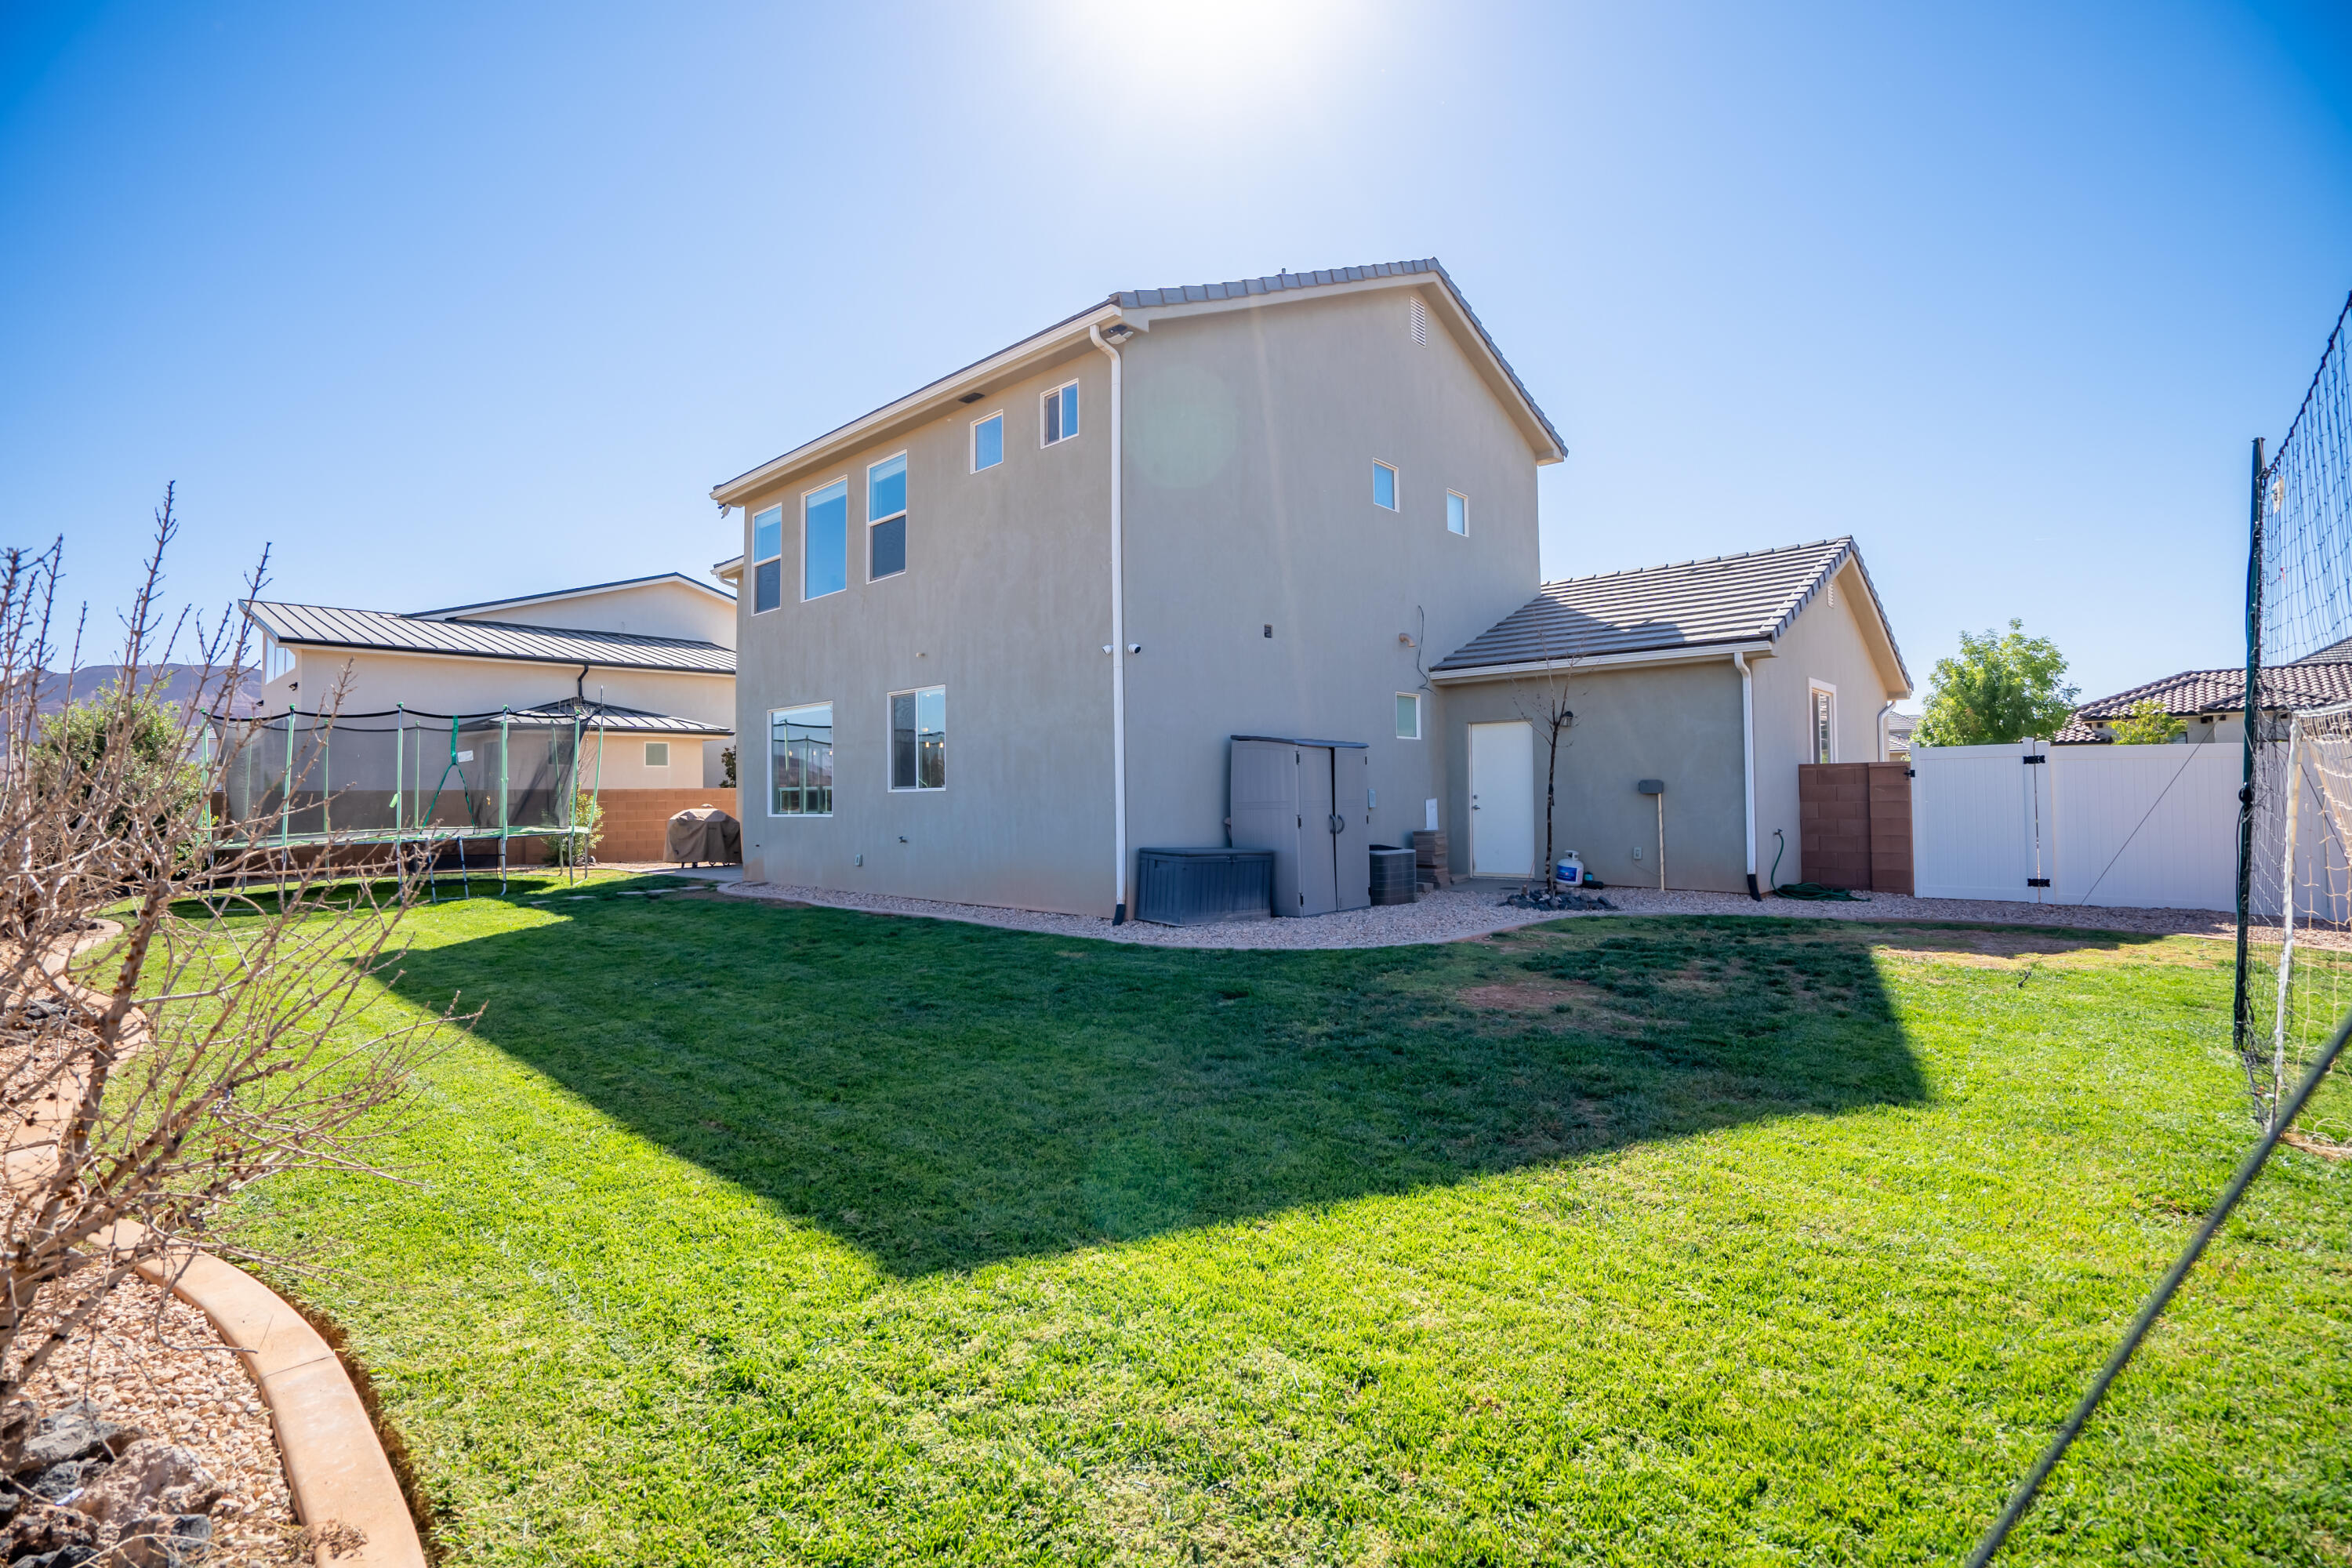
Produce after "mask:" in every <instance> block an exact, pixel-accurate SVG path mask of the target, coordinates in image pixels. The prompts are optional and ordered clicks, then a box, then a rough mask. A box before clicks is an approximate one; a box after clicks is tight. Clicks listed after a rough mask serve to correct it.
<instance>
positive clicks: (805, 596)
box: [777, 469, 849, 712]
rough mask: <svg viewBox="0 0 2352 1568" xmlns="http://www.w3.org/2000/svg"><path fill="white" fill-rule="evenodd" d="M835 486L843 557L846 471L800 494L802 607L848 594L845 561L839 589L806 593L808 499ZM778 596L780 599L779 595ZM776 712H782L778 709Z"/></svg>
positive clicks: (845, 546) (846, 550)
mask: <svg viewBox="0 0 2352 1568" xmlns="http://www.w3.org/2000/svg"><path fill="white" fill-rule="evenodd" d="M835 485H839V486H840V487H841V530H842V539H841V552H842V553H843V554H844V555H847V554H848V553H849V474H848V471H847V470H846V469H845V470H843V471H842V472H841V473H838V474H835V476H834V477H833V478H831V479H827V480H825V481H824V483H823V484H821V485H812V486H811V487H809V488H808V489H804V490H803V491H802V492H801V603H802V604H803V605H814V604H815V603H816V602H817V601H818V600H819V599H830V598H832V597H833V596H834V595H835V594H846V593H848V592H849V563H848V562H847V561H844V562H843V563H841V586H840V587H838V588H827V589H826V590H825V591H824V593H822V594H812V593H810V592H809V591H808V585H809V584H808V514H809V505H808V503H809V497H811V496H813V495H815V494H816V493H817V492H818V491H820V490H829V489H833V487H834V486H835ZM779 596H780V597H781V595H779ZM777 711H779V712H782V710H781V709H779V710H777Z"/></svg>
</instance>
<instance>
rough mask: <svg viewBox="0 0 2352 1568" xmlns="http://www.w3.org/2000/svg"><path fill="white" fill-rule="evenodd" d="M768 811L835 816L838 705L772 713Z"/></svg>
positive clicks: (783, 709)
mask: <svg viewBox="0 0 2352 1568" xmlns="http://www.w3.org/2000/svg"><path fill="white" fill-rule="evenodd" d="M768 786H769V802H768V813H769V815H770V816H832V815H833V704H832V703H830V702H813V703H811V704H809V705H808V706H807V707H805V708H780V709H777V710H774V711H772V712H771V713H770V714H769V715H768Z"/></svg>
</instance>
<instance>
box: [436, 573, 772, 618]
mask: <svg viewBox="0 0 2352 1568" xmlns="http://www.w3.org/2000/svg"><path fill="white" fill-rule="evenodd" d="M656 583H680V584H685V585H686V586H687V587H689V588H698V589H699V590H701V591H702V592H703V593H706V594H708V595H710V596H711V597H712V598H714V599H723V600H725V601H726V602H727V603H728V604H730V605H731V604H733V603H734V602H735V595H732V594H730V593H729V592H727V590H725V589H724V588H714V587H712V586H711V585H710V584H708V583H701V582H697V581H696V580H695V579H694V578H692V577H689V576H688V575H687V574H685V573H683V572H656V573H655V574H653V575H651V576H649V577H631V578H628V579H626V580H625V581H623V582H619V583H595V584H590V585H589V586H587V587H585V588H562V589H558V590H557V591H556V592H554V593H551V594H528V595H524V596H523V597H521V598H519V599H486V600H484V601H483V602H482V603H480V604H478V605H451V606H450V607H449V608H447V609H446V610H417V611H415V612H413V613H410V612H404V614H407V616H408V618H409V619H410V620H412V621H454V620H457V619H459V618H461V617H464V616H477V615H481V614H483V613H485V612H487V611H490V610H514V609H520V608H522V607H523V606H525V605H551V604H554V603H556V602H557V601H559V600H562V599H593V598H595V597H596V596H598V595H602V594H621V593H626V592H627V591H628V590H630V589H632V588H650V587H652V586H653V585H654V584H656Z"/></svg>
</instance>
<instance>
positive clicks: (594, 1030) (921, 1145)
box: [398, 899, 1924, 1274]
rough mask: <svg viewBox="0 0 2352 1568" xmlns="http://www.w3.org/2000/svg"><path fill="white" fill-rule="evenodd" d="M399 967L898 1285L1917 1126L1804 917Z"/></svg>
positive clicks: (728, 933)
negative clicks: (1754, 1134) (1461, 1187)
mask: <svg viewBox="0 0 2352 1568" xmlns="http://www.w3.org/2000/svg"><path fill="white" fill-rule="evenodd" d="M555 908H556V910H557V912H559V913H562V914H566V915H568V916H569V918H566V919H562V920H560V921H556V922H554V923H551V924H541V925H535V926H532V927H530V928H528V929H524V930H520V931H503V932H500V933H498V934H495V935H491V936H486V937H480V938H477V939H474V940H471V941H467V942H456V943H451V944H449V945H446V946H443V947H439V948H432V949H425V950H420V951H415V952H411V953H410V954H409V956H408V958H407V960H406V962H405V974H404V978H403V979H402V980H401V982H400V984H399V986H398V989H399V991H400V993H401V994H403V995H404V996H405V997H407V998H409V999H410V1000H412V1001H414V1002H415V1003H418V1004H420V1005H438V1004H440V1003H443V1002H446V1000H447V999H448V997H449V995H450V994H451V993H452V992H453V991H458V990H462V991H463V993H464V995H465V998H466V1005H467V1006H468V1007H471V1006H474V1005H484V1006H485V1008H486V1011H485V1012H484V1015H483V1017H482V1021H481V1024H480V1026H479V1028H478V1034H479V1035H480V1037H482V1038H484V1039H485V1040H487V1041H488V1042H489V1043H490V1044H492V1045H494V1046H496V1047H498V1048H499V1049H500V1050H502V1051H504V1052H506V1053H507V1054H509V1056H511V1057H513V1058H516V1059H517V1060H519V1061H520V1062H523V1063H526V1064H528V1065H529V1066H530V1067H532V1068H536V1069H537V1070H539V1071H541V1072H542V1073H545V1074H546V1075H548V1076H549V1077H550V1078H551V1079H553V1080H554V1081H555V1082H557V1083H559V1084H561V1085H562V1086H563V1087H564V1088H565V1089H569V1090H570V1091H572V1093H574V1094H576V1095H578V1096H580V1097H581V1098H582V1099H583V1100H586V1101H588V1102H589V1103H591V1104H593V1105H594V1106H595V1107H597V1108H598V1109H599V1110H602V1111H603V1112H604V1113H605V1114H606V1115H608V1116H611V1117H613V1118H614V1119H615V1120H616V1121H619V1122H621V1123H622V1124H624V1125H625V1126H627V1127H628V1128H630V1129H631V1130H632V1131H635V1132H636V1133H638V1134H639V1135H641V1136H643V1137H646V1138H647V1139H650V1140H652V1141H654V1142H657V1143H659V1144H661V1145H663V1146H665V1147H667V1148H668V1149H670V1150H672V1151H674V1152H677V1153H678V1154H679V1155H681V1156H683V1157H685V1158H687V1159H689V1160H692V1161H694V1162H695V1163H698V1164H699V1165H701V1166H702V1167H704V1168H705V1169H707V1170H709V1172H711V1173H713V1174H715V1175H718V1176H720V1177H723V1178H725V1179H726V1180H728V1181H730V1182H735V1183H738V1184H741V1185H742V1186H744V1187H746V1188H748V1189H750V1190H751V1191H752V1192H754V1193H757V1194H761V1196H762V1197H764V1198H766V1199H768V1200H769V1201H771V1202H772V1203H773V1204H775V1205H777V1206H778V1207H779V1208H780V1209H782V1210H783V1211H785V1212H787V1213H789V1214H792V1215H797V1216H800V1217H803V1218H804V1219H807V1220H810V1221H812V1222H814V1223H815V1224H817V1225H820V1226H824V1228H826V1229H827V1230H830V1231H832V1232H833V1233H835V1235H837V1236H839V1237H842V1238H843V1239H844V1240H845V1241H847V1242H849V1243H851V1244H853V1245H855V1246H856V1247H859V1248H860V1249H861V1250H863V1251H865V1252H866V1253H867V1254H869V1255H870V1256H871V1257H873V1258H875V1259H876V1260H877V1262H878V1263H880V1264H881V1265H882V1266H883V1267H885V1268H889V1269H891V1270H893V1271H895V1272H898V1273H901V1274H919V1273H924V1272H929V1271H932V1270H938V1269H955V1268H971V1267H974V1266H977V1265H981V1264H985V1263H989V1262H992V1261H994V1260H997V1259H1000V1258H1011V1257H1016V1256H1021V1255H1027V1254H1036V1253H1041V1252H1053V1251H1058V1250H1062V1249H1066V1248H1071V1247H1084V1246H1090V1245H1094V1244H1096V1243H1098V1242H1101V1241H1103V1240H1105V1239H1113V1240H1123V1239H1132V1238H1136V1237H1147V1236H1151V1235H1156V1234H1160V1233H1162V1232H1165V1231H1170V1230H1173V1229H1177V1228H1180V1227H1183V1226H1194V1225H1201V1224H1208V1223H1214V1222H1217V1221H1223V1220H1231V1219H1235V1218H1240V1217H1245V1216H1248V1215H1261V1214H1267V1213H1271V1212H1274V1211H1277V1210H1281V1209H1287V1208H1292V1207H1296V1206H1297V1205H1315V1204H1323V1203H1333V1202H1339V1201H1343V1200H1347V1199H1351V1198H1356V1197H1360V1196H1363V1195H1366V1194H1380V1193H1402V1192H1407V1191H1411V1190H1413V1189H1416V1188H1421V1187H1425V1186H1429V1185H1432V1184H1444V1183H1451V1182H1455V1181H1459V1180H1462V1179H1464V1178H1466V1177H1471V1176H1475V1175H1478V1174H1481V1173H1490V1172H1496V1171H1504V1170H1509V1169H1513V1168H1517V1167H1520V1166H1524V1165H1528V1164H1530V1163H1540V1162H1545V1161H1549V1160H1554V1159H1558V1158H1561V1157H1564V1156H1570V1155H1574V1154H1578V1153H1582V1152H1591V1151H1594V1150H1600V1149H1606V1148H1611V1147H1615V1146H1619V1145H1622V1144H1625V1143H1629V1142H1636V1141H1640V1140H1643V1139H1653V1138H1659V1137H1665V1136H1671V1135H1675V1134H1680V1133H1688V1132H1694V1131H1702V1130H1705V1129H1707V1128H1712V1127H1720V1126H1726V1125H1730V1124H1736V1123H1739V1122H1745V1121H1754V1120H1757V1119H1759V1118H1765V1117H1772V1116H1783V1115H1790V1114H1809V1113H1832V1112H1837V1111H1842V1110H1851V1109H1853V1108H1857V1107H1863V1106H1870V1105H1883V1104H1900V1103H1905V1102H1909V1101H1915V1100H1919V1099H1921V1098H1922V1096H1923V1092H1924V1091H1923V1089H1922V1085H1921V1081H1920V1078H1919V1074H1918V1071H1917V1068H1916V1064H1915V1063H1914V1061H1913V1059H1912V1057H1911V1054H1910V1051H1909V1049H1908V1048H1907V1047H1906V1045H1905V1044H1904V1040H1903V1037H1902V1031H1901V1029H1900V1027H1899V1026H1898V1025H1897V1023H1896V1021H1895V1017H1894V1016H1893V1014H1892V1011H1891V1009H1890V1006H1889V1002H1888V998H1887V997H1886V995H1885V992H1884V990H1883V989H1882V987H1881V985H1880V983H1879V978H1878V973H1877V970H1876V968H1875V966H1874V964H1873V963H1872V962H1871V960H1870V958H1869V955H1868V953H1867V952H1866V950H1865V949H1864V945H1863V944H1862V943H1861V942H1857V941H1855V940H1853V934H1851V933H1842V932H1839V931H1834V930H1832V931H1827V932H1823V931H1822V925H1826V924H1829V923H1830V922H1821V923H1820V924H1816V923H1814V922H1796V921H1756V920H1746V921H1743V920H1737V919H1727V920H1688V921H1659V920H1644V921H1624V922H1620V921H1573V922H1568V923H1567V924H1565V925H1563V926H1562V927H1560V928H1557V929H1547V930H1542V931H1526V932H1520V933H1515V934H1513V935H1510V936H1507V937H1504V938H1499V939H1491V940H1486V941H1481V942H1462V943H1454V944H1449V945H1446V946H1443V947H1413V948H1390V949H1381V950H1372V951H1361V952H1198V951H1190V952H1188V951H1181V950H1170V949H1156V948H1148V947H1139V946H1126V945H1114V944H1110V943H1104V942H1084V941H1078V940H1074V939H1068V938H1056V937H1051V936H1040V935H1034V934H1031V933H1026V932H1015V931H995V930H990V929H986V928H982V927H977V926H967V925H956V924H950V923H948V922H944V921H926V920H909V919H893V918H889V917H884V916H868V915H858V914H851V913H845V912H842V911H837V910H818V909H780V908H777V907H774V906H767V907H761V906H759V905H754V904H749V903H736V902H733V901H731V900H730V901H725V902H717V901H701V900H698V901H694V902H685V901H677V902H667V903H654V902H639V901H637V900H628V901H626V902H624V901H622V900H617V899H614V900H597V901H596V902H595V903H593V904H591V905H588V906H585V907H577V906H575V907H574V908H572V909H570V910H567V909H565V907H564V906H562V905H558V906H555Z"/></svg>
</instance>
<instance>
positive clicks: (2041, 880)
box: [2025, 877, 2050, 888]
mask: <svg viewBox="0 0 2352 1568" xmlns="http://www.w3.org/2000/svg"><path fill="white" fill-rule="evenodd" d="M2025 885H2026V886H2027V887H2029V888H2046V887H2048V886H2049V885H2050V879H2049V878H2047V877H2028V878H2027V879H2025Z"/></svg>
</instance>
